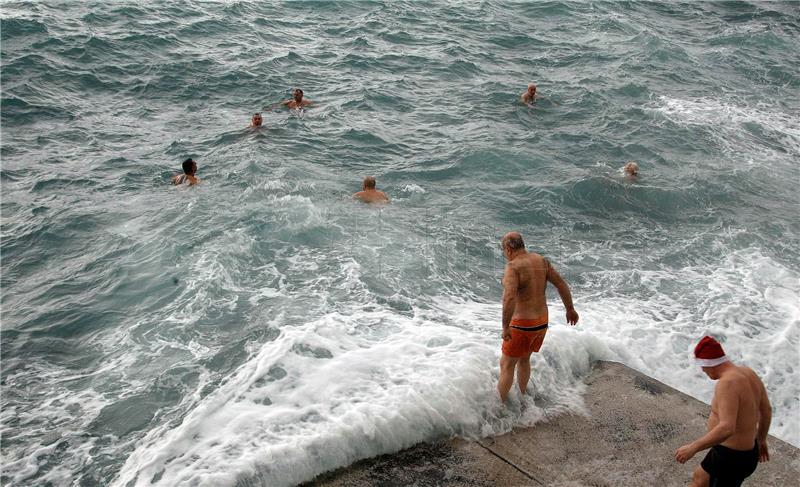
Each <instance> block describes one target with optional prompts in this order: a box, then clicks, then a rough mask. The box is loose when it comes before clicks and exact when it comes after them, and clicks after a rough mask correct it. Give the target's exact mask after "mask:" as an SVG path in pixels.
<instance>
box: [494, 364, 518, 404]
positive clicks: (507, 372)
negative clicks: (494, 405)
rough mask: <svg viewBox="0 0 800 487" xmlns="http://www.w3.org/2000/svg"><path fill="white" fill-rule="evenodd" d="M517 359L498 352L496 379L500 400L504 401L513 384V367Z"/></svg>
mask: <svg viewBox="0 0 800 487" xmlns="http://www.w3.org/2000/svg"><path fill="white" fill-rule="evenodd" d="M518 360H519V359H517V358H514V357H509V356H508V355H506V354H504V353H502V354H500V380H498V381H497V392H498V393H500V400H501V401H502V402H506V399H508V391H510V390H511V386H512V385H514V368H515V367H516V365H517V361H518Z"/></svg>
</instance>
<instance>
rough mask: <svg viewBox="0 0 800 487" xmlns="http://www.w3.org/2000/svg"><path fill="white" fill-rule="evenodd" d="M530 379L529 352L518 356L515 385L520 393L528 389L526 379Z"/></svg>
mask: <svg viewBox="0 0 800 487" xmlns="http://www.w3.org/2000/svg"><path fill="white" fill-rule="evenodd" d="M530 380H531V354H528V355H526V356H524V357H520V358H519V362H517V385H518V386H519V392H520V394H525V391H526V390H527V389H528V381H530Z"/></svg>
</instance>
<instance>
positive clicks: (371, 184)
mask: <svg viewBox="0 0 800 487" xmlns="http://www.w3.org/2000/svg"><path fill="white" fill-rule="evenodd" d="M364 187H365V188H367V189H375V176H367V177H365V178H364Z"/></svg>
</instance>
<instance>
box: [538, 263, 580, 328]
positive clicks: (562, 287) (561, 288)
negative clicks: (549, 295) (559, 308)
mask: <svg viewBox="0 0 800 487" xmlns="http://www.w3.org/2000/svg"><path fill="white" fill-rule="evenodd" d="M544 263H545V265H546V266H547V280H548V281H550V282H551V283H552V284H553V286H555V287H556V289H558V295H559V296H560V297H561V302H562V303H564V307H565V308H567V314H570V313H575V306H574V305H573V304H572V293H571V292H570V290H569V286H568V285H567V283H566V282H565V281H564V279H562V278H561V275H560V274H559V273H558V272H556V270H555V268H553V266H552V265H550V261H548V260H547V259H545V260H544ZM576 315H577V313H576ZM577 321H578V319H577V317H576V319H575V322H577ZM570 324H572V323H570Z"/></svg>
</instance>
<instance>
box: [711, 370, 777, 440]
mask: <svg viewBox="0 0 800 487" xmlns="http://www.w3.org/2000/svg"><path fill="white" fill-rule="evenodd" d="M766 395H767V391H766V389H765V388H764V384H763V383H762V382H761V379H759V378H758V376H757V375H756V374H755V372H753V371H752V370H751V369H750V368H749V367H743V366H737V365H734V366H733V368H732V369H731V370H730V372H728V373H727V374H725V375H724V376H723V377H721V378H720V379H719V383H718V384H717V387H716V389H715V391H714V399H713V400H712V401H711V415H710V416H709V417H708V431H711V430H712V429H714V427H716V426H717V425H718V424H719V421H720V413H719V410H720V402H722V401H727V402H730V403H732V404H733V403H735V406H734V407H736V408H737V409H736V426H735V429H734V433H733V434H732V435H731V436H730V437H728V438H727V439H726V440H725V441H723V442H722V443H720V444H721V445H722V446H727V447H728V448H733V449H734V450H749V449H751V448H753V444H754V443H755V440H756V434H757V432H758V422H759V416H760V414H759V411H760V409H761V403H762V401H765V400H766Z"/></svg>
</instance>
